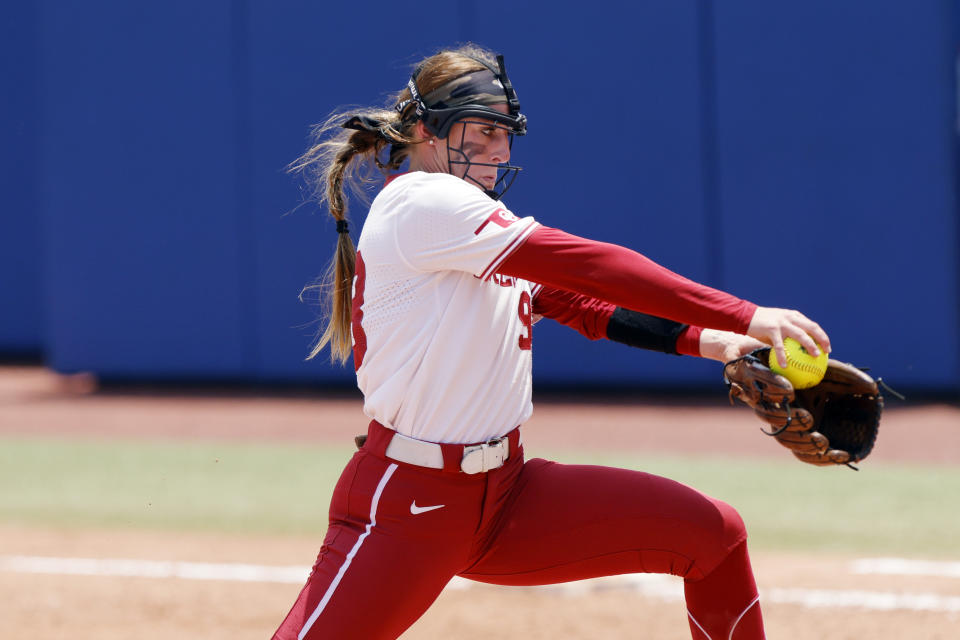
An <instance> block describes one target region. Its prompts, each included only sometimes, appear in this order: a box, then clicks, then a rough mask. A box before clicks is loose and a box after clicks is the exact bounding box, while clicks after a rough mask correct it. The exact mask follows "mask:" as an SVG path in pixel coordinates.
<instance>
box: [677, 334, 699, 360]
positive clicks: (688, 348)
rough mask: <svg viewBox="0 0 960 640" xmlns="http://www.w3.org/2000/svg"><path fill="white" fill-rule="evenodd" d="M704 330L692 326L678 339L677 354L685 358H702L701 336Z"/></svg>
mask: <svg viewBox="0 0 960 640" xmlns="http://www.w3.org/2000/svg"><path fill="white" fill-rule="evenodd" d="M701 333H703V329H702V328H700V327H694V326H690V327H687V328H686V330H684V332H683V333H681V334H680V337H678V338H677V353H679V354H682V355H685V356H697V357H698V358H699V357H700V334H701Z"/></svg>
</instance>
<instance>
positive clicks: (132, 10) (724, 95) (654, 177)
mask: <svg viewBox="0 0 960 640" xmlns="http://www.w3.org/2000/svg"><path fill="white" fill-rule="evenodd" d="M506 11H509V19H504V12H506ZM957 11H958V10H957V2H956V0H937V1H935V2H929V3H920V4H908V3H903V2H893V1H892V0H887V1H885V2H879V3H873V4H872V5H871V6H870V9H869V11H867V10H865V9H864V8H863V7H860V8H854V7H853V6H852V5H849V4H843V3H840V4H837V3H829V2H826V1H825V0H815V1H814V2H812V3H807V4H804V5H802V6H801V5H797V6H790V7H782V6H778V7H776V8H773V7H771V6H770V5H769V4H763V3H759V2H756V1H753V0H751V1H747V0H738V1H734V2H724V3H712V2H709V1H708V0H681V1H677V2H672V3H635V4H632V5H629V6H627V7H625V6H623V5H622V4H621V3H613V2H609V1H606V0H604V1H602V2H595V3H589V4H586V5H584V4H580V5H578V6H577V7H575V8H573V7H565V6H563V5H558V6H554V7H552V8H551V9H550V11H549V12H547V11H544V10H543V8H542V5H540V4H539V3H534V2H531V1H528V0H525V1H516V2H512V3H510V4H509V5H507V4H505V3H503V4H495V5H488V4H481V3H479V2H476V1H475V0H460V1H459V2H455V3H448V4H447V5H445V7H444V10H443V11H424V12H422V14H421V15H419V16H418V17H417V19H415V20H414V19H409V20H401V19H400V18H394V16H395V15H398V14H396V9H395V7H393V5H390V6H387V5H383V7H382V8H381V7H380V6H379V5H376V6H368V7H365V9H364V11H363V15H362V16H360V17H358V16H357V15H356V11H355V10H354V8H353V7H340V6H338V5H334V6H321V5H320V4H318V3H312V2H307V1H306V0H300V1H298V2H292V3H282V4H278V3H270V2H266V0H248V1H247V2H227V1H226V0H219V1H218V2H213V3H200V4H197V3H189V2H184V1H182V0H178V1H175V2H172V3H165V4H163V5H157V6H149V7H146V6H139V5H138V6H136V7H133V6H130V5H129V3H123V2H120V1H119V0H100V1H99V2H95V3H86V4H84V5H77V4H75V3H65V2H61V1H57V0H46V1H45V2H42V3H40V4H39V5H34V8H33V9H31V8H30V7H26V6H25V8H21V9H20V10H17V12H15V14H14V18H15V20H13V22H19V23H23V25H24V28H23V29H19V28H17V29H14V28H13V27H8V26H7V25H8V24H10V23H5V25H4V28H5V29H8V30H10V33H9V34H7V35H8V38H7V39H6V40H5V42H4V43H3V45H2V47H3V48H2V51H3V52H4V54H5V56H4V64H5V65H9V66H10V71H9V72H7V71H5V74H4V82H5V83H6V85H7V86H9V87H11V88H12V90H10V91H5V95H4V99H3V102H2V105H3V108H4V110H5V112H9V113H11V114H12V116H13V117H11V118H8V120H9V121H12V122H14V124H15V127H14V128H13V129H5V130H4V132H3V136H4V137H3V138H2V139H0V142H2V143H3V146H4V153H3V164H2V168H3V180H4V181H5V182H4V184H5V185H9V186H10V187H11V188H9V189H4V191H5V194H7V195H6V196H5V201H4V211H3V227H2V230H3V233H2V234H0V271H2V273H3V277H4V280H3V281H2V282H0V295H2V296H3V298H4V300H5V302H6V301H12V302H11V306H15V307H17V308H20V309H22V310H23V313H22V314H16V315H14V314H8V313H5V314H3V318H2V319H0V352H2V351H3V350H5V349H8V348H9V346H8V345H9V344H10V343H12V344H13V345H14V348H18V347H22V346H24V345H27V348H28V349H36V348H38V347H39V346H41V345H40V344H39V343H40V341H41V339H42V347H43V348H44V350H45V351H46V352H47V354H48V358H49V362H50V364H52V365H53V366H54V367H56V368H58V369H60V370H63V371H72V370H79V369H85V370H92V371H95V372H98V373H100V374H103V375H107V376H130V377H140V378H162V377H171V378H172V377H185V378H202V377H211V378H224V377H234V378H241V379H247V380H263V381H290V380H297V381H323V382H335V381H341V382H348V383H350V382H351V381H352V371H351V368H350V366H349V365H348V366H347V367H346V368H341V367H334V366H330V365H329V363H328V362H327V361H326V357H325V356H322V357H320V358H318V359H317V360H314V361H311V362H304V361H303V357H304V355H305V354H306V351H307V349H308V346H309V343H310V341H311V337H312V335H313V333H314V332H315V330H316V328H317V325H316V324H315V314H314V310H313V309H311V308H310V307H309V306H308V305H304V304H302V303H300V302H298V300H297V294H298V293H299V291H300V289H301V287H302V286H303V285H304V284H305V283H307V282H309V281H310V280H312V279H313V278H315V277H317V276H319V275H320V274H321V273H322V272H323V270H324V269H325V267H326V265H327V263H328V261H329V258H330V255H331V253H332V250H333V246H334V243H335V240H336V238H335V233H334V229H333V224H332V222H331V220H330V219H329V216H328V214H327V213H326V212H325V211H320V210H318V209H316V207H314V206H312V205H306V206H302V207H301V206H299V205H300V204H301V200H300V193H299V191H298V181H297V180H296V179H295V178H293V177H291V176H289V175H286V174H285V173H284V166H285V165H286V163H288V162H289V161H290V160H292V159H293V158H294V157H295V156H296V155H297V154H298V153H300V152H301V151H302V150H303V148H304V147H305V145H306V134H307V132H308V129H309V125H310V124H312V123H316V122H318V121H320V120H322V119H323V118H324V117H325V116H326V115H327V114H328V113H329V112H330V111H331V110H332V109H334V108H337V107H339V106H344V105H348V104H383V103H385V102H386V101H387V98H388V94H390V93H392V92H393V91H395V90H398V89H400V88H402V87H403V85H404V83H405V82H406V78H407V76H408V73H409V69H410V66H411V65H412V63H414V62H415V61H416V60H417V59H419V58H420V57H422V56H424V55H426V54H429V53H431V52H432V51H434V50H435V49H436V48H439V47H441V46H445V45H451V44H455V43H457V42H462V41H465V40H469V39H472V40H475V41H478V42H480V43H483V44H485V45H487V46H490V47H491V48H494V49H496V50H499V51H501V52H503V53H505V54H506V57H507V64H508V67H509V69H510V73H511V76H512V77H513V79H514V80H515V83H516V85H517V89H518V91H519V95H520V99H521V102H522V104H523V110H524V112H525V113H527V115H528V116H529V118H530V134H529V136H528V137H526V138H521V139H518V140H517V141H516V144H515V146H514V160H515V162H516V163H518V164H520V165H522V166H523V167H524V170H523V173H522V175H521V176H520V178H519V180H518V181H517V183H516V185H515V186H514V187H513V189H512V190H511V191H510V193H509V194H508V195H507V197H506V199H505V200H506V202H507V204H508V205H509V206H510V207H511V208H512V209H514V210H515V211H516V212H517V213H519V214H521V215H528V214H530V215H534V216H535V217H537V219H539V220H540V221H541V222H543V223H544V224H547V225H550V226H556V227H560V228H562V229H565V230H567V231H570V232H572V233H576V234H580V235H584V236H587V237H591V238H595V239H598V240H607V241H614V242H618V243H621V244H625V245H627V246H630V247H633V248H635V249H637V250H639V251H641V252H643V253H645V254H647V255H649V256H650V257H651V258H653V259H655V260H657V261H659V262H661V263H662V264H664V265H666V266H668V267H670V268H672V269H674V270H676V271H678V272H680V273H682V274H684V275H687V276H689V277H691V278H693V279H695V280H698V281H701V282H704V283H707V284H712V285H714V286H719V287H721V288H724V289H727V290H730V291H731V292H732V293H734V294H737V295H741V296H743V297H746V298H750V299H753V300H755V301H757V302H760V303H763V304H771V305H778V306H793V307H797V308H799V309H801V310H803V311H805V312H807V313H808V314H809V315H811V316H812V317H814V318H815V319H817V320H819V321H820V322H821V323H822V324H824V326H825V327H826V328H827V329H828V330H829V331H830V333H831V335H832V336H833V338H834V341H835V347H836V354H837V356H838V357H843V358H845V359H849V360H853V361H855V362H858V363H866V364H871V365H873V366H874V370H875V371H877V372H879V373H880V374H882V375H884V376H885V377H886V378H888V379H889V380H891V381H892V382H896V383H899V384H902V385H905V386H907V387H911V386H912V387H917V386H920V387H925V388H938V389H942V388H954V389H955V388H958V387H960V338H958V334H957V331H956V329H957V327H958V324H960V292H958V291H960V273H958V271H960V255H958V254H960V248H958V247H960V229H958V224H957V211H958V208H957V207H958V203H957V193H956V191H957V150H956V139H957V138H956V134H955V133H954V127H955V120H956V118H957V115H956V107H955V92H956V70H955V68H954V59H955V55H956V51H957V42H956V38H957V34H956V30H957V24H956V23H957ZM32 12H35V13H32ZM378 12H380V13H378ZM21 14H22V15H21ZM381 14H382V15H383V16H385V18H384V19H382V20H378V19H370V18H371V16H376V15H381ZM8 15H10V14H8ZM31 20H33V23H32V24H34V25H35V26H36V29H35V31H36V32H37V35H36V37H34V36H31V35H30V24H31ZM400 21H402V22H403V25H402V26H400V25H399V22H400ZM357 25H362V27H360V26H357ZM8 52H9V54H10V55H6V54H7V53H8ZM38 52H39V54H38ZM18 53H22V56H20V57H19V58H18V57H17V54H18ZM37 60H39V62H37ZM31 64H36V65H37V66H38V67H39V74H34V73H32V72H29V71H28V69H30V65H31ZM4 68H5V69H6V68H7V67H4ZM37 78H39V80H38V79H37ZM5 88H6V87H5ZM31 113H34V114H35V117H34V118H31ZM32 154H34V155H32ZM31 166H32V167H33V169H32V168H31ZM31 208H33V209H37V208H38V209H39V210H40V211H41V214H42V215H41V216H40V218H39V219H37V218H36V217H31V216H29V215H16V214H17V213H18V212H28V211H30V210H31ZM364 210H365V208H364V207H363V206H362V205H361V204H360V203H356V202H355V203H353V208H352V212H351V214H352V219H353V221H354V230H355V234H354V237H356V235H357V233H356V232H357V231H358V230H359V227H360V224H361V223H362V219H363V214H364ZM11 213H12V214H14V215H10V214H11ZM38 233H42V242H34V241H33V240H32V238H36V237H37V234H38ZM764 248H766V249H767V251H768V253H769V256H770V257H769V264H768V265H767V264H764V265H760V266H759V267H758V266H757V263H756V257H755V256H756V255H757V253H758V249H760V250H762V249H764ZM798 254H799V256H800V257H799V258H798V257H797V255H798ZM41 260H42V261H41ZM18 270H19V271H18ZM11 273H12V274H13V278H12V279H11V278H8V277H7V276H8V274H11ZM843 283H849V284H843ZM39 292H42V297H41V294H40V293H39ZM44 308H45V309H46V311H45V313H43V314H41V309H44ZM11 316H14V319H11ZM44 322H45V324H44ZM551 325H552V326H551ZM41 326H43V327H45V329H44V331H43V333H42V335H41V334H40V333H39V329H38V327H41ZM929 335H936V336H938V342H937V346H936V350H937V352H938V353H941V354H947V355H946V356H944V357H940V358H929V357H926V358H924V362H923V365H922V366H920V363H919V362H918V361H917V360H916V358H917V354H921V353H923V354H927V353H929V352H930V345H929V339H928V338H927V336H929ZM535 343H536V355H535V358H534V363H535V364H534V367H535V372H536V376H537V381H538V383H546V382H567V383H582V382H593V383H605V382H611V381H613V382H636V383H640V384H645V385H665V384H712V383H715V382H716V379H717V375H718V367H717V366H716V364H715V363H709V362H702V361H697V360H693V359H689V358H672V357H667V356H663V355H660V354H651V353H645V352H640V351H637V350H632V349H628V348H625V347H622V346H620V345H612V344H605V343H589V342H587V341H586V340H584V339H583V338H581V337H580V336H578V335H576V334H575V333H573V332H571V331H570V330H568V329H566V328H563V327H559V326H556V325H553V323H551V322H549V321H545V322H543V323H541V324H539V325H537V328H536V331H535Z"/></svg>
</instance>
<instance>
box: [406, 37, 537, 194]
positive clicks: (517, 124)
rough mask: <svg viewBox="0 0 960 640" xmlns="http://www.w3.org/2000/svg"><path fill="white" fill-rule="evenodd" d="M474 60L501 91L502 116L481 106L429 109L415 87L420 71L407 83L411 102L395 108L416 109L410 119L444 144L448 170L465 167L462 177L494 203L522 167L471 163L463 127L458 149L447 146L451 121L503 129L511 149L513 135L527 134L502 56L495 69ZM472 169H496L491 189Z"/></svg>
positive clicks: (485, 63)
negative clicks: (489, 74) (421, 125)
mask: <svg viewBox="0 0 960 640" xmlns="http://www.w3.org/2000/svg"><path fill="white" fill-rule="evenodd" d="M475 60H477V62H479V63H481V64H482V65H483V66H485V67H486V68H487V69H489V70H490V72H491V73H493V74H494V77H495V79H496V81H497V82H498V83H499V84H500V86H501V87H502V88H503V90H504V97H505V98H506V104H507V108H508V109H507V110H508V113H501V112H499V111H497V110H496V109H493V108H491V107H489V106H487V105H482V104H467V105H460V106H455V107H452V108H442V107H441V108H434V109H431V108H428V107H427V105H426V103H425V102H424V99H423V97H422V96H421V95H420V91H419V89H418V87H417V76H418V75H419V73H420V69H419V68H418V69H417V70H416V71H414V72H413V75H412V76H411V77H410V80H409V81H408V82H407V87H408V88H409V89H410V96H411V97H410V99H408V100H404V101H402V102H400V103H398V104H397V105H396V107H395V108H396V110H397V112H398V113H400V114H401V116H403V115H404V114H405V113H407V112H408V109H407V107H415V110H413V109H410V110H409V111H412V113H413V117H414V118H415V119H416V120H421V121H423V124H424V126H425V127H426V128H427V130H428V131H429V132H430V133H432V134H433V135H435V136H437V137H438V138H440V139H442V140H446V141H447V162H448V167H449V169H450V170H451V171H452V170H453V168H454V165H466V168H465V173H464V176H463V178H464V179H465V180H470V181H471V182H473V183H475V184H477V185H479V186H480V188H481V189H482V190H483V191H484V193H486V194H487V195H488V196H490V197H491V198H493V199H494V200H498V199H499V198H500V197H502V196H503V194H504V193H506V191H507V189H509V188H510V187H511V186H512V185H513V181H514V180H516V178H517V173H518V172H519V171H520V169H521V167H518V166H515V165H510V164H499V165H494V164H490V163H480V162H473V161H471V160H470V157H469V156H468V155H467V154H466V152H465V150H464V144H463V142H464V136H465V135H466V127H464V128H463V133H462V134H461V137H460V143H459V146H458V147H454V146H451V144H450V139H449V132H450V129H451V127H452V126H453V124H454V122H464V123H465V124H470V123H474V124H482V125H483V126H494V127H496V128H498V129H505V130H507V131H508V132H509V134H510V139H509V145H510V148H511V149H512V148H513V136H514V135H519V136H522V135H526V133H527V117H526V116H525V115H523V114H522V113H520V101H519V100H518V99H517V92H516V91H515V90H514V88H513V84H511V82H510V79H509V78H508V77H507V70H506V68H505V67H504V64H503V56H502V55H498V56H497V65H496V67H494V66H493V65H491V64H489V63H487V62H486V61H484V60H480V59H478V58H475ZM470 117H478V118H483V119H484V120H487V121H492V122H493V124H492V125H491V124H490V122H482V123H475V122H474V121H471V120H469V119H468V118H470ZM472 166H476V167H497V180H496V184H495V185H494V187H493V188H492V189H487V188H486V187H484V186H483V185H482V184H481V183H480V182H479V181H478V180H476V179H475V178H473V177H472V176H470V168H471V167H472Z"/></svg>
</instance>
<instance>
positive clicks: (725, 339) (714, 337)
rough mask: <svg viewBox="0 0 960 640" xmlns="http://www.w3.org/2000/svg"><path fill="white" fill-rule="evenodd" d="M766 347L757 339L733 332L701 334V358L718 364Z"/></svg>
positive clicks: (707, 330)
mask: <svg viewBox="0 0 960 640" xmlns="http://www.w3.org/2000/svg"><path fill="white" fill-rule="evenodd" d="M766 346H767V345H766V344H764V343H763V342H760V341H759V340H757V339H756V338H751V337H750V336H742V335H740V334H739V333H733V332H732V331H720V330H719V329H704V330H703V331H701V332H700V357H701V358H709V359H710V360H716V361H717V362H730V361H731V360H736V359H737V358H739V357H741V356H745V355H747V354H748V353H751V352H752V351H754V350H756V349H762V348H763V347H766Z"/></svg>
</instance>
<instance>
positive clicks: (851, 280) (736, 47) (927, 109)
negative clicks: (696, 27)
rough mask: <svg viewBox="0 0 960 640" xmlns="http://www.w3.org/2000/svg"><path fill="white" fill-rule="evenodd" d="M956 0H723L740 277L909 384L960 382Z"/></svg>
mask: <svg viewBox="0 0 960 640" xmlns="http://www.w3.org/2000/svg"><path fill="white" fill-rule="evenodd" d="M951 5H952V2H949V1H939V2H922V3H906V2H894V1H889V0H888V1H885V2H874V3H871V4H870V6H869V8H866V7H865V6H863V5H859V4H856V3H842V2H841V3H837V2H829V1H828V0H815V1H811V2H805V3H797V4H793V5H790V6H789V7H788V8H785V7H783V6H777V7H776V8H774V7H773V5H769V4H761V3H757V2H746V1H741V2H724V3H717V4H716V42H717V51H716V57H715V59H716V64H717V87H718V97H717V121H718V123H719V125H718V139H719V149H720V153H719V167H720V178H719V183H720V194H721V197H720V205H719V206H720V211H721V214H722V219H723V235H722V237H721V241H722V243H723V245H724V247H726V254H725V260H724V273H725V275H726V279H727V282H728V286H729V288H730V289H731V290H733V291H736V292H738V293H741V294H742V295H744V296H746V297H749V298H751V299H753V300H756V301H758V302H761V303H764V304H769V305H773V306H796V307H797V308H800V309H802V310H805V311H807V312H808V314H809V315H810V316H812V317H814V318H815V319H816V320H817V321H818V322H820V323H821V324H822V325H823V326H824V327H825V328H826V329H827V330H828V331H829V332H830V334H831V339H832V341H833V343H834V353H835V354H836V356H837V357H838V358H841V359H847V360H850V361H852V362H854V363H857V364H869V365H870V366H871V367H872V370H873V371H874V373H875V374H879V375H882V376H884V377H885V378H886V379H888V380H889V381H890V382H891V383H892V384H895V385H896V384H900V385H903V386H908V387H918V386H919V387H928V388H948V387H953V388H957V387H958V386H960V357H958V354H960V346H958V336H960V333H958V331H957V329H958V327H960V321H958V315H957V309H958V306H957V296H958V290H960V288H958V287H960V285H958V272H957V265H958V264H960V260H958V241H957V239H958V237H960V236H958V232H957V227H956V225H957V202H956V187H957V176H956V165H955V160H954V149H953V128H954V122H955V119H956V111H955V108H954V102H953V96H954V94H953V92H954V90H955V89H954V83H953V82H952V77H953V74H954V70H953V63H954V53H955V50H954V49H953V47H954V45H953V34H952V31H953V28H954V24H955V18H956V16H955V15H954V14H953V10H952V6H951ZM758 249H759V250H760V251H761V255H762V254H764V253H765V254H766V262H767V266H758V264H757V255H758ZM932 336H935V345H934V344H931V337H932ZM934 352H935V353H936V354H938V356H939V357H931V356H932V355H933V353H934Z"/></svg>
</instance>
